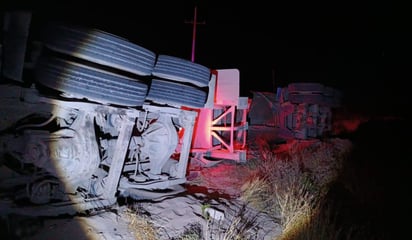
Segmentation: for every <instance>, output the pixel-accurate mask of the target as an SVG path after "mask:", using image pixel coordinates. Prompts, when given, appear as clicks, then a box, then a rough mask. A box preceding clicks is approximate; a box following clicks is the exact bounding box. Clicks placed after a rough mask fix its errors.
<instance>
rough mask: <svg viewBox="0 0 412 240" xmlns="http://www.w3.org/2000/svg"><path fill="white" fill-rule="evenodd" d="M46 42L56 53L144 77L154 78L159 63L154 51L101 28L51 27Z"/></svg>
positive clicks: (48, 29) (52, 25) (45, 38)
mask: <svg viewBox="0 0 412 240" xmlns="http://www.w3.org/2000/svg"><path fill="white" fill-rule="evenodd" d="M43 41H44V44H45V46H46V47H47V48H49V49H51V50H53V51H56V52H59V53H63V54H67V55H69V56H73V57H77V58H80V59H84V60H88V61H91V62H94V63H98V64H101V65H104V66H109V67H112V68H116V69H120V70H123V71H126V72H130V73H133V74H137V75H140V76H149V75H151V73H152V70H153V67H154V63H155V60H156V54H155V53H154V52H152V51H150V50H148V49H145V48H143V47H141V46H139V45H136V44H134V43H132V42H130V41H128V40H126V39H124V38H121V37H118V36H115V35H112V34H109V33H106V32H103V31H100V30H98V29H87V28H81V27H74V26H64V25H58V24H49V25H48V26H47V27H46V28H45V37H44V39H43Z"/></svg>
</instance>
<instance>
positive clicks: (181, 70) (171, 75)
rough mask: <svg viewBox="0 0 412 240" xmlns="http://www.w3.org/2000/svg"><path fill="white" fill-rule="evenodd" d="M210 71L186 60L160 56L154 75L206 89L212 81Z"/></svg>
mask: <svg viewBox="0 0 412 240" xmlns="http://www.w3.org/2000/svg"><path fill="white" fill-rule="evenodd" d="M210 74H211V73H210V69H209V68H207V67H205V66H203V65H200V64H197V63H194V62H191V61H189V60H186V59H182V58H178V57H173V56H168V55H159V56H158V58H157V61H156V63H155V66H154V69H153V72H152V75H153V76H155V77H159V78H163V79H169V80H173V81H179V82H185V83H191V84H193V85H196V86H198V87H206V86H208V84H209V81H210Z"/></svg>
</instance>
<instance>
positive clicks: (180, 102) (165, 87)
mask: <svg viewBox="0 0 412 240" xmlns="http://www.w3.org/2000/svg"><path fill="white" fill-rule="evenodd" d="M206 98H207V93H206V92H205V91H203V90H201V89H198V88H196V87H193V86H189V85H185V84H181V83H176V82H171V81H165V80H160V79H152V84H151V85H150V89H149V93H148V95H147V98H146V99H147V100H150V101H152V102H155V103H158V104H167V105H172V106H178V107H180V106H187V107H192V108H202V107H204V105H205V102H206Z"/></svg>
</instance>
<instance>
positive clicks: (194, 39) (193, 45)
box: [186, 5, 205, 62]
mask: <svg viewBox="0 0 412 240" xmlns="http://www.w3.org/2000/svg"><path fill="white" fill-rule="evenodd" d="M186 23H190V24H193V32H192V54H191V58H190V59H191V60H192V62H194V61H195V49H196V25H197V24H205V22H204V21H203V22H198V21H197V6H196V5H195V9H194V13H193V21H189V22H186Z"/></svg>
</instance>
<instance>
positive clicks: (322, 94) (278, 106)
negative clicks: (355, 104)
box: [248, 82, 342, 140]
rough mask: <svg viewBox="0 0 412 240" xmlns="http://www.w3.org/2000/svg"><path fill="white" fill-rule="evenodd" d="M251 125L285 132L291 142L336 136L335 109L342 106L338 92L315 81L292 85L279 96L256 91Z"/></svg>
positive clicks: (280, 91)
mask: <svg viewBox="0 0 412 240" xmlns="http://www.w3.org/2000/svg"><path fill="white" fill-rule="evenodd" d="M252 93H253V97H252V104H251V106H250V110H249V114H248V116H249V119H250V126H266V127H273V128H277V129H279V130H281V131H282V137H283V138H285V140H287V139H313V138H321V137H325V136H328V135H330V134H331V133H332V130H333V129H332V127H333V125H332V121H333V112H334V111H333V110H334V109H336V108H338V107H340V105H341V100H342V94H341V92H340V91H338V90H337V89H334V88H331V87H328V86H325V85H323V84H320V83H314V82H298V83H291V84H289V85H288V86H286V87H279V88H278V89H277V91H276V93H272V92H256V91H254V92H252Z"/></svg>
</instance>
